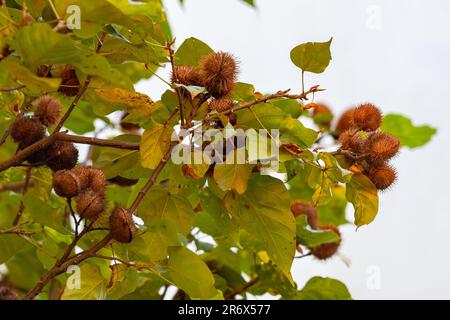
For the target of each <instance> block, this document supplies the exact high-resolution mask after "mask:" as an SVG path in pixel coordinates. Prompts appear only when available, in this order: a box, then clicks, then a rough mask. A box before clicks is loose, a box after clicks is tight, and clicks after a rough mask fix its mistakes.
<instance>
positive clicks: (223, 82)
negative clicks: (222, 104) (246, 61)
mask: <svg viewBox="0 0 450 320" xmlns="http://www.w3.org/2000/svg"><path fill="white" fill-rule="evenodd" d="M199 70H200V75H201V78H202V83H203V85H204V86H205V87H206V89H207V90H208V92H209V94H211V96H213V97H214V98H222V97H224V96H226V95H228V94H229V93H230V92H231V90H233V88H234V84H235V82H236V78H237V74H238V65H237V62H236V59H235V58H234V57H233V56H232V55H231V54H229V53H227V52H217V53H210V54H208V55H207V56H205V57H204V58H203V59H202V60H201V62H200V67H199Z"/></svg>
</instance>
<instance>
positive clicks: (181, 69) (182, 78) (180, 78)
mask: <svg viewBox="0 0 450 320" xmlns="http://www.w3.org/2000/svg"><path fill="white" fill-rule="evenodd" d="M172 82H173V83H181V84H184V85H185V86H201V85H202V78H201V76H200V73H199V72H198V70H197V69H195V68H193V67H191V66H176V67H175V71H174V72H173V73H172Z"/></svg>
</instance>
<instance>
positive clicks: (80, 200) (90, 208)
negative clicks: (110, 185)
mask: <svg viewBox="0 0 450 320" xmlns="http://www.w3.org/2000/svg"><path fill="white" fill-rule="evenodd" d="M76 202H77V212H78V214H79V215H80V217H81V218H83V219H89V220H94V219H97V218H98V217H99V216H100V215H101V214H102V213H103V211H105V208H106V200H105V195H104V194H103V193H99V192H94V191H92V190H91V189H86V190H85V191H83V193H81V194H80V195H79V196H78V197H77V198H76Z"/></svg>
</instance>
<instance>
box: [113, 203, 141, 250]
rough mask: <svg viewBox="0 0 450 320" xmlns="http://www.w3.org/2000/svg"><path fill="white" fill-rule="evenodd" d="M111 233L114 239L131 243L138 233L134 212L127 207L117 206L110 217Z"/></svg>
mask: <svg viewBox="0 0 450 320" xmlns="http://www.w3.org/2000/svg"><path fill="white" fill-rule="evenodd" d="M109 224H110V226H111V233H112V236H113V238H114V240H116V241H118V242H122V243H129V242H131V241H132V240H133V239H134V236H135V234H136V225H135V223H134V221H133V216H132V214H131V213H130V212H129V211H128V210H127V209H125V208H115V209H114V210H113V211H112V213H111V216H110V217H109Z"/></svg>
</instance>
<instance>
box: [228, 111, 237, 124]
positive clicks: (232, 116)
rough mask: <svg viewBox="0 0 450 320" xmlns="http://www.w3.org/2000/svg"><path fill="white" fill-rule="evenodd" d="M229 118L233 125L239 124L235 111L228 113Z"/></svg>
mask: <svg viewBox="0 0 450 320" xmlns="http://www.w3.org/2000/svg"><path fill="white" fill-rule="evenodd" d="M228 119H229V120H230V124H231V125H232V126H235V125H236V124H237V115H236V114H235V113H234V112H232V113H230V114H229V115H228Z"/></svg>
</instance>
